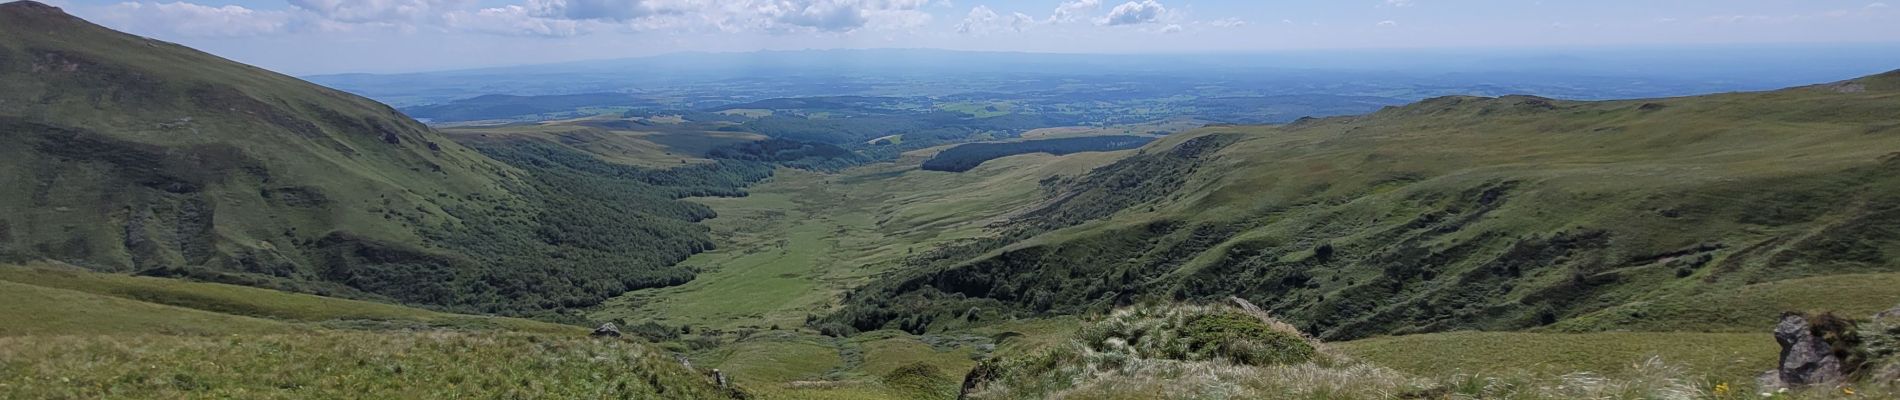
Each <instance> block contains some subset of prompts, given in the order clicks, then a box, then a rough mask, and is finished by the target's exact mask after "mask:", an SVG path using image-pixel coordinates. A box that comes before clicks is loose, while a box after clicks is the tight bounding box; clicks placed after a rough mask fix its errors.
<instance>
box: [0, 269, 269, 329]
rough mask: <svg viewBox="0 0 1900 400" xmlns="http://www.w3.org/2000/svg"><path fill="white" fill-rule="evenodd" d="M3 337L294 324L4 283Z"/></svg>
mask: <svg viewBox="0 0 1900 400" xmlns="http://www.w3.org/2000/svg"><path fill="white" fill-rule="evenodd" d="M0 301H4V302H5V303H6V304H7V308H8V309H9V311H7V312H3V313H0V336H21V335H42V334H59V335H71V334H101V333H121V332H151V333H162V334H181V335H209V334H236V333H283V332H290V331H293V330H295V328H294V327H292V326H291V325H290V324H286V323H282V322H278V321H270V320H265V319H260V318H249V317H242V316H234V315H228V314H219V313H214V312H209V311H201V310H194V309H190V308H184V307H174V306H166V305H160V304H152V303H146V302H141V301H137V300H128V299H122V298H118V297H112V296H104V295H98V294H92V293H86V292H82V291H76V290H65V289H58V288H50V287H43V286H34V285H28V284H23V283H15V282H8V281H0Z"/></svg>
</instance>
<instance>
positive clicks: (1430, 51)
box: [295, 41, 1900, 77]
mask: <svg viewBox="0 0 1900 400" xmlns="http://www.w3.org/2000/svg"><path fill="white" fill-rule="evenodd" d="M1882 47H1893V48H1896V49H1900V41H1887V42H1825V43H1714V44H1643V45H1599V46H1567V47H1550V48H1537V47H1430V48H1325V49H1275V50H1197V51H1177V52H1169V51H1152V52H1061V51H1035V50H964V49H952V48H933V47H848V48H805V49H756V50H733V51H716V50H683V51H675V52H667V53H659V54H647V55H632V56H624V57H604V58H584V59H575V60H566V61H548V62H528V63H501V64H493V65H479V66H471V67H462V68H449V69H425V70H404V71H389V72H360V71H345V72H326V73H312V74H296V75H295V76H300V77H319V76H345V75H404V74H427V73H445V72H466V71H481V70H491V69H509V68H521V67H536V66H549V65H571V64H589V63H608V62H616V61H634V60H652V59H664V58H669V57H682V56H744V55H772V54H796V53H825V52H906V51H915V52H943V53H967V54H991V55H1020V56H1076V57H1130V58H1140V57H1166V56H1196V57H1258V56H1289V55H1308V56H1310V55H1353V56H1365V55H1390V54H1403V55H1429V56H1456V55H1493V56H1496V55H1538V56H1552V57H1562V56H1572V57H1587V56H1588V55H1591V54H1604V53H1612V54H1613V53H1631V52H1644V51H1657V50H1689V51H1710V50H1733V51H1742V50H1760V49H1764V48H1767V49H1776V50H1810V51H1821V50H1827V49H1839V50H1852V49H1846V48H1853V49H1865V48H1882ZM1877 56H1880V55H1869V58H1891V59H1893V60H1894V61H1893V64H1892V67H1891V68H1888V69H1885V70H1881V71H1882V72H1884V71H1891V70H1900V54H1893V55H1891V56H1888V57H1877ZM1315 68H1322V67H1315Z"/></svg>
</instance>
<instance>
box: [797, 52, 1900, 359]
mask: <svg viewBox="0 0 1900 400" xmlns="http://www.w3.org/2000/svg"><path fill="white" fill-rule="evenodd" d="M1890 74H1891V73H1890ZM1890 74H1883V75H1875V76H1869V77H1863V78H1858V79H1853V80H1849V81H1847V82H1852V83H1854V84H1855V85H1858V86H1857V87H1856V88H1855V90H1840V89H1842V88H1843V87H1844V86H1840V85H1838V84H1835V85H1818V86H1803V87H1794V88H1788V89H1783V90H1777V91H1769V92H1752V93H1731V94H1716V95H1705V96H1693V97H1680V98H1666V99H1635V100H1616V101H1598V102H1585V101H1563V100H1551V99H1544V98H1538V97H1532V96H1502V97H1496V98H1480V97H1464V96H1452V97H1440V98H1434V99H1430V100H1425V101H1421V102H1418V103H1414V104H1411V105H1406V106H1397V107H1388V108H1386V109H1383V110H1381V111H1378V112H1374V113H1372V114H1367V115H1361V116H1349V117H1332V118H1323V119H1307V120H1302V121H1300V122H1296V123H1294V124H1289V125H1283V126H1260V127H1245V126H1219V127H1210V128H1206V129H1202V130H1198V131H1194V132H1189V133H1186V134H1179V135H1172V136H1170V137H1167V138H1165V139H1163V140H1159V141H1156V142H1155V143H1153V144H1150V145H1149V146H1147V147H1146V148H1144V149H1143V150H1141V151H1140V152H1139V153H1138V154H1137V155H1134V156H1131V157H1129V158H1127V159H1123V160H1122V161H1120V162H1117V163H1115V164H1112V165H1110V166H1107V167H1103V168H1100V169H1097V170H1095V171H1094V172H1091V173H1090V174H1088V175H1086V176H1083V177H1080V178H1077V179H1074V180H1072V181H1065V182H1059V183H1057V186H1058V189H1054V190H1056V191H1057V193H1058V194H1057V195H1055V197H1054V199H1057V200H1055V201H1051V202H1048V203H1046V204H1045V205H1044V206H1042V208H1041V209H1039V210H1033V211H1029V212H1025V213H1023V214H1020V215H1019V216H1018V217H1017V218H1016V219H1015V220H1013V221H1012V222H1010V223H1008V224H1007V225H1005V226H1007V227H1008V228H1005V229H1004V230H1005V232H1011V231H1014V232H1020V233H1016V234H1013V235H1014V236H1007V238H1006V239H1004V240H1000V241H992V242H988V243H975V244H971V245H968V246H965V247H964V248H955V249H948V250H947V251H944V252H942V253H941V254H940V257H938V258H920V259H919V260H917V261H916V262H914V266H913V268H912V270H913V271H915V272H912V273H909V274H900V275H897V276H893V277H892V278H891V282H888V283H878V284H873V285H870V286H867V287H865V288H863V289H861V290H859V291H856V292H853V293H852V294H851V295H850V296H848V297H847V301H846V302H845V304H846V306H845V307H843V308H842V309H840V310H838V311H836V312H834V313H833V314H832V315H830V316H828V317H826V318H823V319H821V320H819V321H815V322H814V325H817V326H820V327H826V328H829V329H833V330H839V329H840V327H849V328H852V329H856V330H876V329H886V328H897V329H904V330H907V331H910V332H913V333H920V332H935V331H939V330H943V329H954V328H955V327H958V326H965V325H967V324H970V323H971V322H970V321H985V320H993V319H999V318H1003V319H1006V318H1011V317H1025V316H1040V315H1060V314H1078V313H1083V314H1086V313H1092V312H1101V311H1105V309H1106V308H1107V307H1113V306H1115V305H1128V304H1134V303H1140V302H1146V301H1178V300H1209V299H1212V300H1218V299H1221V298H1224V296H1227V295H1235V294H1238V295H1241V297H1243V298H1246V299H1247V300H1249V301H1252V302H1254V303H1256V304H1260V305H1261V306H1263V307H1266V308H1268V309H1270V311H1272V312H1273V313H1274V314H1275V315H1278V316H1280V317H1282V318H1284V319H1287V320H1289V322H1294V323H1295V324H1297V325H1299V326H1300V327H1301V328H1302V329H1303V330H1306V331H1308V332H1312V333H1314V334H1316V335H1319V336H1320V337H1323V338H1327V339H1353V338H1362V337H1367V336H1376V335H1390V334H1408V333H1425V332H1438V331H1445V330H1457V329H1482V330H1540V329H1542V330H1561V331H1598V330H1611V329H1617V328H1616V327H1617V326H1620V325H1624V324H1651V322H1650V321H1646V320H1643V319H1642V318H1641V317H1636V318H1635V320H1631V319H1630V317H1628V316H1627V315H1624V316H1622V317H1617V315H1616V314H1615V313H1619V312H1623V313H1634V314H1635V315H1644V314H1647V315H1660V314H1664V313H1668V314H1671V315H1680V313H1675V312H1673V311H1671V310H1665V309H1660V308H1656V307H1661V306H1653V305H1652V306H1645V305H1644V304H1651V302H1652V301H1654V300H1656V299H1658V298H1670V297H1677V296H1693V295H1697V294H1700V293H1710V292H1717V291H1721V290H1726V289H1727V288H1732V287H1735V286H1739V285H1747V284H1753V283H1760V282H1776V281H1781V280H1786V279H1795V278H1802V277H1812V276H1829V275H1836V274H1850V273H1869V272H1890V271H1891V270H1892V268H1893V266H1894V265H1897V264H1896V263H1895V255H1900V236H1896V235H1893V232H1891V231H1890V230H1886V229H1869V227H1870V225H1869V224H1878V223H1879V222H1877V221H1886V220H1889V219H1890V218H1893V217H1894V216H1895V215H1900V214H1896V213H1895V210H1900V169H1896V168H1900V163H1896V161H1895V160H1900V156H1896V153H1895V152H1894V150H1892V149H1895V148H1900V137H1896V136H1894V135H1893V133H1895V132H1900V131H1897V130H1895V129H1894V126H1893V125H1892V123H1891V116H1892V110H1895V109H1900V96H1896V95H1895V93H1893V92H1891V91H1890V89H1891V88H1889V87H1885V86H1883V85H1881V84H1880V83H1881V81H1883V80H1885V79H1887V77H1890V76H1891V75H1890ZM1189 149H1192V150H1191V151H1190V150H1189ZM1671 307H1674V305H1672V306H1671ZM1646 308H1647V311H1643V310H1645V309H1646ZM1632 310H1636V311H1632ZM1757 317H1758V318H1756V319H1768V318H1772V315H1764V316H1757ZM1758 322H1772V321H1758ZM1726 323H1730V324H1733V323H1736V322H1735V321H1733V320H1731V321H1728V322H1726ZM1713 325H1716V326H1732V328H1727V329H1747V328H1745V326H1739V325H1721V324H1719V323H1718V324H1713Z"/></svg>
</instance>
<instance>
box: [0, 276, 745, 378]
mask: <svg viewBox="0 0 1900 400" xmlns="http://www.w3.org/2000/svg"><path fill="white" fill-rule="evenodd" d="M0 301H4V302H5V303H6V304H7V307H5V308H3V309H0V398H32V399H83V398H154V399H157V398H335V397H379V398H380V397H395V398H470V397H476V398H502V397H511V398H524V397H556V398H573V397H587V398H694V399H710V398H730V397H732V396H733V395H734V392H732V391H728V390H725V389H720V388H717V387H714V385H713V382H712V380H711V379H710V378H709V377H707V376H705V375H704V374H702V373H701V372H699V371H696V370H689V369H687V368H684V367H682V366H681V364H680V363H679V362H678V361H676V360H675V358H674V357H673V356H672V355H669V354H665V353H662V352H659V351H657V350H655V349H653V348H651V347H649V346H647V345H643V344H635V343H634V342H631V341H627V340H622V339H595V338H588V337H587V333H588V331H587V330H586V329H583V328H580V327H575V326H567V325H555V324H548V323H543V322H537V321H530V320H521V319H511V318H496V317H483V316H468V315H456V314H447V313H440V312H434V311H427V310H420V309H414V308H406V307H401V306H394V305H388V304H381V303H372V302H363V301H354V300H342V299H335V298H327V297H318V296H312V295H306V294H297V293H286V292H279V291H272V290H268V289H258V288H251V287H242V286H232V285H224V284H215V283H198V282H183V281H176V280H171V279H163V278H150V277H132V276H124V275H118V274H108V273H97V272H89V271H86V270H83V269H79V268H76V267H71V266H63V265H53V264H36V265H33V266H0Z"/></svg>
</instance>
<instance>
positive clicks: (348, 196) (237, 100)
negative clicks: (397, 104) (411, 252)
mask: <svg viewBox="0 0 1900 400" xmlns="http://www.w3.org/2000/svg"><path fill="white" fill-rule="evenodd" d="M0 33H3V34H0V99H4V101H0V125H4V126H5V128H4V129H0V130H3V131H4V132H6V135H5V136H4V137H0V140H3V141H5V144H6V146H0V148H4V149H5V150H0V151H4V152H5V154H4V157H0V160H5V161H0V162H4V163H5V164H4V165H5V168H0V171H5V172H0V182H4V183H5V186H6V187H9V188H13V189H9V190H6V191H4V192H0V207H4V209H5V210H7V212H6V213H4V216H3V217H0V218H4V220H0V221H3V222H0V255H4V256H5V257H7V258H14V259H20V258H27V257H51V258H59V259H63V260H70V261H72V262H74V263H75V264H81V265H85V266H87V267H89V268H95V269H101V270H111V271H135V270H147V269H156V268H168V267H169V268H177V267H184V266H198V265H203V266H208V267H211V268H214V269H216V270H220V271H232V272H244V273H250V274H254V275H258V276H263V277H290V278H301V277H309V276H310V275H315V274H317V273H318V272H319V271H316V268H315V265H317V264H319V259H320V258H321V256H320V255H319V254H316V253H315V252H313V251H307V250H306V249H307V248H308V247H310V246H308V244H309V243H311V242H320V241H323V240H324V239H326V238H329V239H332V240H338V239H336V238H349V239H347V240H357V241H364V242H387V243H389V244H390V245H392V246H403V245H415V244H418V242H419V240H418V238H416V237H415V235H414V233H413V229H411V228H410V226H411V225H415V224H426V223H443V222H446V221H447V220H448V217H447V216H446V215H445V214H444V213H443V212H442V211H441V210H440V208H441V207H442V206H443V205H444V204H442V202H440V201H438V200H436V198H437V197H438V195H439V194H452V195H453V197H456V198H461V197H463V196H468V195H484V196H497V197H511V196H510V195H508V193H507V192H505V191H503V188H502V187H501V185H504V184H507V182H509V181H511V180H513V179H516V178H517V177H516V176H515V173H514V172H512V171H511V170H510V169H508V168H506V167H505V166H503V165H499V164H497V163H494V162H492V161H489V160H486V159H485V158H483V157H481V156H480V155H478V154H475V153H474V152H473V151H471V150H468V149H466V148H462V147H460V146H457V145H455V144H454V143H451V142H449V141H448V140H445V139H443V138H442V137H440V136H439V135H437V134H435V133H434V132H432V131H430V130H429V129H428V128H426V127H424V126H422V125H421V124H418V123H415V122H414V121H412V120H410V119H408V118H406V117H403V116H402V115H401V114H398V113H397V112H396V111H395V110H394V109H391V108H389V107H387V106H383V105H381V104H377V103H375V102H372V101H369V100H367V99H363V98H360V97H356V96H352V95H348V94H345V93H342V92H339V91H335V90H330V89H326V88H322V87H318V86H315V85H312V84H309V83H306V82H303V81H300V80H297V79H295V78H291V77H288V76H284V75H279V74H275V73H271V72H269V71H265V70H262V69H257V68H253V67H249V66H245V65H241V64H237V63H233V62H230V61H227V60H223V59H220V58H217V57H215V56H212V55H209V54H205V53H201V52H198V51H195V50H191V49H188V48H184V47H181V46H178V45H175V44H170V43H165V42H160V41H156V40H151V39H146V38H141V37H136V36H131V35H126V34H122V33H118V32H114V31H111V30H108V29H105V28H102V27H99V26H96V25H92V24H90V23H87V22H85V21H82V20H79V19H77V18H74V17H71V16H69V15H66V14H64V13H62V12H60V11H59V10H58V9H56V8H52V7H47V6H44V5H39V4H38V3H31V2H15V3H8V4H6V5H5V6H4V7H3V8H0Z"/></svg>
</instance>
